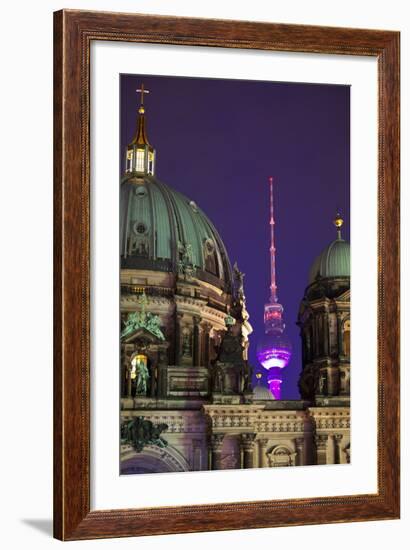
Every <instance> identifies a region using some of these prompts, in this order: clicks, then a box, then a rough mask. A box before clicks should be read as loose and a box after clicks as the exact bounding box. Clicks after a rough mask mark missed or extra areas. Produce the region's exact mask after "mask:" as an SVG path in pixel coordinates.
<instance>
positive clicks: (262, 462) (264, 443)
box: [258, 439, 269, 468]
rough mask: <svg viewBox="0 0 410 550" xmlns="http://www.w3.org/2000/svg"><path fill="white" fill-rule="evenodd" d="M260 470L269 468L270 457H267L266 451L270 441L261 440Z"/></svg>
mask: <svg viewBox="0 0 410 550" xmlns="http://www.w3.org/2000/svg"><path fill="white" fill-rule="evenodd" d="M258 441H259V468H269V464H268V457H267V455H266V449H267V446H268V441H269V440H268V439H259V440H258Z"/></svg>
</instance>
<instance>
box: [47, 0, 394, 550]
mask: <svg viewBox="0 0 410 550" xmlns="http://www.w3.org/2000/svg"><path fill="white" fill-rule="evenodd" d="M399 39H400V35H399V33H398V32H391V31H379V30H359V29H348V28H328V27H314V26H302V25H301V26H299V25H287V24H271V23H254V22H245V21H223V20H204V19H189V18H176V17H160V16H149V15H137V14H120V13H105V12H87V11H72V10H63V11H59V12H56V13H55V14H54V41H55V42H54V44H55V45H54V133H55V144H54V243H55V244H54V536H55V537H56V538H58V539H62V540H78V539H92V538H103V537H125V536H136V535H154V534H166V533H184V532H196V531H210V530H214V531H217V530H227V529H242V528H259V527H274V526H285V525H307V524H316V523H334V522H351V521H366V520H380V519H394V518H398V517H399V508H400V492H399V396H400V394H399V319H400V316H399V226H400V224H399ZM93 40H108V41H125V42H141V43H144V42H145V43H161V44H174V45H178V44H179V45H182V44H183V45H191V46H214V47H219V48H243V49H257V50H272V51H289V52H309V53H320V54H341V55H343V54H348V55H357V56H372V57H375V58H377V62H378V92H379V99H378V110H379V121H378V124H379V130H378V143H379V158H378V267H379V270H378V374H377V376H378V422H377V423H378V492H377V493H376V494H360V495H351V496H340V497H318V498H309V499H306V498H304V499H293V500H289V499H287V500H277V501H257V502H238V503H230V504H215V505H214V504H212V505H211V504H209V505H195V506H180V507H163V508H150V509H128V510H96V511H91V510H90V292H89V286H90V282H89V279H90V208H89V195H90V149H89V121H90V112H89V107H90V91H89V82H90V46H91V43H92V41H93ZM375 237H376V236H375Z"/></svg>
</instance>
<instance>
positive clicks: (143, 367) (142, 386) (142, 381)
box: [135, 356, 149, 395]
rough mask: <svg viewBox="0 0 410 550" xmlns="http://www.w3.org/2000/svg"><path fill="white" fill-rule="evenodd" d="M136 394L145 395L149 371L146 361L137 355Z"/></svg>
mask: <svg viewBox="0 0 410 550" xmlns="http://www.w3.org/2000/svg"><path fill="white" fill-rule="evenodd" d="M135 371H136V390H135V393H136V395H147V389H148V380H149V372H148V368H147V364H146V361H144V360H143V359H142V358H141V359H139V358H138V356H137V360H136V365H135Z"/></svg>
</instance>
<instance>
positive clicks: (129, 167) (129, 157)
mask: <svg viewBox="0 0 410 550" xmlns="http://www.w3.org/2000/svg"><path fill="white" fill-rule="evenodd" d="M127 172H132V149H130V150H129V151H127Z"/></svg>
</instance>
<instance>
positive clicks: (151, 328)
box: [121, 292, 165, 340]
mask: <svg viewBox="0 0 410 550" xmlns="http://www.w3.org/2000/svg"><path fill="white" fill-rule="evenodd" d="M138 302H139V305H140V307H141V309H140V311H135V312H132V313H129V314H128V317H127V319H126V321H125V323H124V328H123V330H122V332H121V339H123V338H126V337H127V336H129V335H130V334H132V333H133V332H134V331H136V330H137V329H139V328H144V329H145V330H147V331H148V332H150V333H151V334H153V335H154V336H156V337H157V338H158V339H159V340H165V336H164V334H163V332H162V330H161V328H160V319H159V317H158V315H154V314H153V313H151V312H149V311H146V308H147V302H148V300H147V297H146V295H145V292H143V293H142V294H141V297H140V299H139V300H138Z"/></svg>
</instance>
